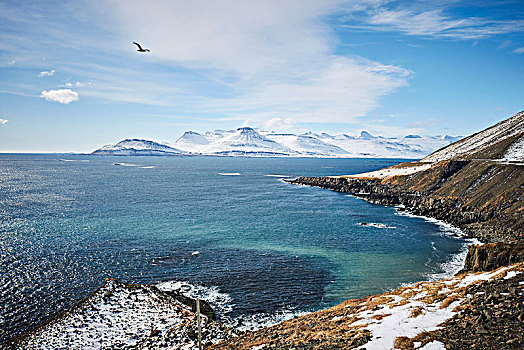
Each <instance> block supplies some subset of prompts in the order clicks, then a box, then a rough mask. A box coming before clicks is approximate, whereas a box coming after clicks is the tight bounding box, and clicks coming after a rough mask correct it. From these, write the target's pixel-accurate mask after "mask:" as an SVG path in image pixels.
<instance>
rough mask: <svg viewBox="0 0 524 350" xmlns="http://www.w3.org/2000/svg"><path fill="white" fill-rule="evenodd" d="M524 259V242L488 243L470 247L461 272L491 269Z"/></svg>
mask: <svg viewBox="0 0 524 350" xmlns="http://www.w3.org/2000/svg"><path fill="white" fill-rule="evenodd" d="M523 261H524V244H503V243H488V244H484V245H476V246H469V247H468V254H467V255H466V261H465V262H464V269H463V270H462V271H461V272H479V271H491V270H495V269H497V268H499V267H501V266H506V265H510V264H515V263H518V262H523Z"/></svg>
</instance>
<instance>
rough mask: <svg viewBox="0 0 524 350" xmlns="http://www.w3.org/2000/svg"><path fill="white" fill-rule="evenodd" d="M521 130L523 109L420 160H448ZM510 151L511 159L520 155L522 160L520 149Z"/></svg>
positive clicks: (523, 126) (523, 119) (523, 125)
mask: <svg viewBox="0 0 524 350" xmlns="http://www.w3.org/2000/svg"><path fill="white" fill-rule="evenodd" d="M523 132H524V111H522V112H520V113H517V114H516V115H514V116H513V117H511V118H509V119H506V120H504V121H501V122H500V123H498V124H496V125H494V126H492V127H489V128H487V129H485V130H483V131H480V132H478V133H476V134H473V135H471V136H468V137H466V138H464V139H462V140H460V141H457V142H455V143H453V144H451V145H449V146H447V147H445V148H443V149H441V150H438V151H436V152H434V153H432V154H431V155H429V156H427V157H425V158H424V159H422V161H423V162H438V161H441V160H449V159H453V158H460V157H464V156H468V155H470V154H472V153H475V152H478V151H480V150H482V149H484V148H486V147H489V146H491V145H493V144H495V143H496V142H498V141H501V140H503V139H505V138H508V137H511V136H514V135H516V134H519V133H523ZM515 147H518V146H515ZM508 151H509V150H508ZM512 152H513V153H512V154H511V155H510V157H511V158H512V159H513V158H515V157H520V158H519V159H518V160H523V158H522V153H521V152H522V151H520V152H516V151H515V150H512ZM515 152H516V153H515Z"/></svg>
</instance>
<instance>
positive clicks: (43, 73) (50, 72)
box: [38, 69, 56, 78]
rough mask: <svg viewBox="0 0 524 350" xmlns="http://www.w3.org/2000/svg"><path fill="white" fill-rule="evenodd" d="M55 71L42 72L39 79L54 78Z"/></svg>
mask: <svg viewBox="0 0 524 350" xmlns="http://www.w3.org/2000/svg"><path fill="white" fill-rule="evenodd" d="M55 72H56V71H55V70H54V69H52V70H49V71H46V70H45V71H42V72H40V73H39V74H38V77H39V78H42V77H52V76H53V75H55Z"/></svg>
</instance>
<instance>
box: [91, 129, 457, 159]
mask: <svg viewBox="0 0 524 350" xmlns="http://www.w3.org/2000/svg"><path fill="white" fill-rule="evenodd" d="M451 140H453V138H452V137H448V136H446V137H427V136H418V135H408V137H405V138H384V137H381V136H373V135H371V134H370V133H368V132H366V131H362V132H361V134H360V135H359V136H357V137H354V136H349V135H346V134H338V135H329V134H327V133H321V134H316V133H312V132H307V133H304V134H282V133H275V132H266V131H260V130H255V129H252V128H249V127H243V128H239V129H236V130H215V131H213V132H206V133H205V134H199V133H196V132H193V131H188V132H186V133H184V135H182V136H181V137H180V138H179V139H178V140H177V141H176V142H175V144H174V145H171V144H167V143H158V142H153V141H147V140H124V141H121V142H119V143H118V144H116V145H107V146H104V147H102V148H100V149H98V150H96V151H95V152H93V154H101V155H173V154H180V153H185V154H195V155H225V156H281V157H288V156H291V157H333V158H406V159H420V158H422V157H424V156H426V155H428V154H430V153H431V152H433V151H434V150H436V149H439V148H442V147H444V146H447V145H449V144H450V142H451Z"/></svg>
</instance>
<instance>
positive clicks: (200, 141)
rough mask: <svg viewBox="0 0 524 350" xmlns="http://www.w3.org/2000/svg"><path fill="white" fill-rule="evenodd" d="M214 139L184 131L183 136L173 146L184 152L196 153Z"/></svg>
mask: <svg viewBox="0 0 524 350" xmlns="http://www.w3.org/2000/svg"><path fill="white" fill-rule="evenodd" d="M214 139H215V138H213V137H212V136H211V135H202V134H199V133H197V132H194V131H186V132H185V133H184V135H182V136H180V138H179V139H178V140H176V142H175V145H176V147H178V148H180V149H181V150H184V151H186V152H198V150H199V149H200V148H202V146H204V145H208V144H210V143H211V142H212V141H214Z"/></svg>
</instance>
